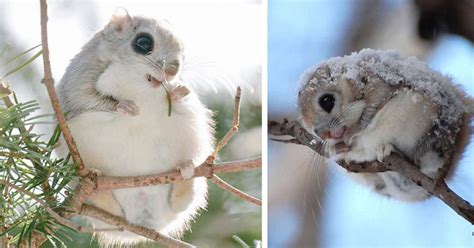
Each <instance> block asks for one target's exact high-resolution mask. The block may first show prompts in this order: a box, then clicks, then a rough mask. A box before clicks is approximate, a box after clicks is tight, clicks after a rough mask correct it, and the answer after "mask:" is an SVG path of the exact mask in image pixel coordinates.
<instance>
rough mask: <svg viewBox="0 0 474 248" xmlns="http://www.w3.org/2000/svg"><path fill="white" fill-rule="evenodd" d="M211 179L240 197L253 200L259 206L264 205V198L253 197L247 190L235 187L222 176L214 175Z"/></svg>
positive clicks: (249, 200)
mask: <svg viewBox="0 0 474 248" xmlns="http://www.w3.org/2000/svg"><path fill="white" fill-rule="evenodd" d="M210 180H211V182H213V183H214V184H215V185H217V186H219V187H220V188H221V189H223V190H225V191H227V192H229V193H231V194H233V195H235V196H237V197H239V198H240V199H243V200H245V201H248V202H251V203H253V204H255V205H257V206H262V200H260V199H258V198H256V197H253V196H251V195H249V194H247V193H245V192H242V191H241V190H239V189H237V188H235V187H234V186H232V185H230V184H228V183H227V182H226V181H224V180H222V179H221V178H220V177H218V176H216V175H214V176H213V177H212V178H211V179H210Z"/></svg>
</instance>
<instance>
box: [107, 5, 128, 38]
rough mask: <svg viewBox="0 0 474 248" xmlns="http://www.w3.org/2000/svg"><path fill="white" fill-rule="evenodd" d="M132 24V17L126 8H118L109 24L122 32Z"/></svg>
mask: <svg viewBox="0 0 474 248" xmlns="http://www.w3.org/2000/svg"><path fill="white" fill-rule="evenodd" d="M131 25H132V17H130V15H129V14H128V12H127V10H126V9H124V8H117V9H116V10H115V12H114V14H113V15H112V17H111V18H110V22H109V26H111V27H113V28H114V29H115V30H116V31H117V32H119V33H121V32H123V31H124V30H127V29H128V28H130V26H131Z"/></svg>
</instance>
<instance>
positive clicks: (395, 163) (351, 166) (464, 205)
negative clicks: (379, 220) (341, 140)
mask: <svg viewBox="0 0 474 248" xmlns="http://www.w3.org/2000/svg"><path fill="white" fill-rule="evenodd" d="M268 134H269V135H274V136H291V137H294V139H296V140H297V141H298V142H292V143H295V144H300V145H304V146H307V147H309V148H311V149H312V150H313V151H315V152H316V153H318V154H319V155H321V156H325V152H324V151H323V149H322V147H323V145H322V142H320V140H319V139H318V138H317V137H314V136H313V135H311V134H310V133H308V132H307V131H306V130H305V129H304V128H303V127H302V126H301V125H300V124H299V123H298V122H297V121H291V122H290V121H288V120H286V119H285V120H284V121H283V122H277V121H270V122H269V123H268ZM276 141H280V140H276ZM343 149H347V148H346V147H343V146H340V147H337V148H336V151H337V152H340V151H342V150H343ZM338 164H339V166H341V167H343V168H345V169H346V170H348V171H350V172H355V173H360V172H364V173H374V172H385V171H396V172H398V173H400V174H402V175H404V176H406V177H408V178H410V179H411V180H412V181H413V182H415V183H416V184H417V185H419V186H421V187H423V188H424V189H425V190H427V191H428V192H430V193H431V194H432V195H434V196H436V197H438V198H439V199H440V200H442V201H443V202H444V203H445V204H446V205H448V206H449V207H450V208H452V209H453V210H454V211H455V212H456V213H457V214H459V215H460V216H462V217H463V218H464V219H466V220H467V221H469V222H470V223H471V224H474V206H472V205H471V204H470V203H469V202H468V201H466V200H464V199H463V198H461V197H460V196H459V195H457V194H456V193H455V192H453V191H452V190H451V189H450V188H449V187H448V186H447V185H446V183H445V182H444V179H443V180H441V181H442V182H439V181H440V180H439V178H438V180H434V179H431V178H430V177H428V176H427V175H425V174H423V173H422V172H421V171H420V170H419V169H418V168H417V167H416V166H415V165H413V162H411V161H409V160H408V159H407V158H402V157H401V156H400V155H398V154H396V153H392V154H391V155H390V156H388V157H386V158H384V162H383V163H380V162H378V161H373V162H365V163H358V164H356V163H346V162H344V161H338Z"/></svg>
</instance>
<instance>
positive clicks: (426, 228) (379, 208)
mask: <svg viewBox="0 0 474 248" xmlns="http://www.w3.org/2000/svg"><path fill="white" fill-rule="evenodd" d="M454 2H455V1H454ZM418 13H419V12H418V9H417V7H415V5H414V4H413V2H412V1H409V0H385V1H384V0H381V1H376V0H373V1H363V0H360V1H355V0H354V1H351V0H346V1H344V0H337V1H329V0H327V1H325V0H319V1H318V0H315V1H301V0H299V1H290V0H288V1H283V0H269V3H268V26H269V29H268V30H269V31H268V81H269V82H268V91H269V92H268V110H269V120H272V119H280V118H282V117H288V118H295V117H296V116H297V114H296V111H297V110H296V92H297V87H298V85H297V82H298V79H299V77H300V75H301V74H302V73H303V72H304V71H305V70H306V69H307V68H308V67H310V66H312V65H314V64H317V63H319V62H320V61H322V60H325V59H328V58H330V57H332V56H341V55H345V54H349V53H350V52H352V51H358V50H360V49H361V48H365V47H369V48H374V49H396V50H398V51H400V53H401V54H402V55H404V56H417V57H418V58H419V59H421V60H424V61H426V62H427V63H428V64H429V65H430V67H431V68H433V69H435V70H438V71H441V72H442V73H444V74H447V75H450V76H451V77H452V78H453V80H454V81H455V82H456V83H458V84H462V85H463V86H464V88H465V89H466V91H467V92H468V93H469V94H470V95H471V96H474V46H473V43H472V42H471V41H469V40H468V39H466V38H464V37H461V36H457V35H453V34H447V33H442V32H440V33H437V32H436V33H435V35H434V39H433V40H428V41H427V40H422V39H421V38H420V37H419V35H418V29H417V22H418ZM472 25H474V23H472ZM472 25H471V27H472ZM268 151H269V166H268V168H269V174H268V175H269V178H268V181H269V190H270V191H269V207H270V208H269V212H268V213H269V216H268V220H269V222H268V234H269V247H474V236H473V232H474V228H473V226H472V225H471V224H469V223H468V222H467V221H466V220H464V219H463V218H461V217H460V216H458V215H457V214H456V213H455V212H454V211H453V210H451V209H450V208H449V207H447V206H446V205H444V204H443V203H442V202H441V201H440V200H438V199H429V200H427V201H424V202H421V203H416V204H413V203H412V204H408V203H401V202H397V201H394V200H390V199H385V198H382V197H379V196H377V195H375V194H374V193H372V192H370V191H369V190H368V189H367V188H364V187H362V186H359V185H358V184H355V183H354V182H352V181H350V180H349V179H348V178H347V176H346V175H344V173H342V172H341V170H340V169H339V168H337V166H336V165H330V166H329V167H330V168H329V169H327V168H323V167H322V166H321V165H320V166H319V167H318V166H317V165H315V163H314V156H312V155H311V153H310V152H309V151H308V150H307V149H305V148H300V147H295V146H291V145H282V144H277V143H275V142H269V149H268ZM473 165H474V145H473V144H472V142H471V144H470V146H469V148H468V151H467V152H466V154H465V157H464V159H463V160H462V162H461V163H460V165H459V167H458V170H457V171H456V173H455V176H454V178H453V180H452V181H450V182H449V185H450V186H451V187H452V189H453V190H454V191H455V192H457V193H458V194H460V195H461V196H462V197H464V198H465V199H466V200H468V201H470V202H474V167H473ZM315 167H317V168H315ZM298 171H300V172H298ZM301 171H302V172H301Z"/></svg>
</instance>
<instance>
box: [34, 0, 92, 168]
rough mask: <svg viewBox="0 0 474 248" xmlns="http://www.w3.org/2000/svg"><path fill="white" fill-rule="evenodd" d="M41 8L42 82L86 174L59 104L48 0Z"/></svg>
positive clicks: (78, 162) (80, 166)
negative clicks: (52, 57)
mask: <svg viewBox="0 0 474 248" xmlns="http://www.w3.org/2000/svg"><path fill="white" fill-rule="evenodd" d="M40 8H41V45H42V48H43V67H44V78H43V80H42V83H43V84H44V85H45V86H46V89H47V90H48V95H49V98H50V100H51V104H52V106H53V109H54V113H55V115H56V119H57V120H58V123H59V127H60V128H61V131H62V134H63V137H64V139H65V140H66V144H67V146H68V148H69V152H70V153H71V156H72V159H73V160H74V162H75V163H76V165H77V167H78V169H79V171H78V174H79V175H80V176H84V175H86V174H88V173H87V170H86V169H85V167H84V161H82V158H81V156H80V155H79V151H78V149H77V146H76V143H75V142H74V139H73V138H72V135H71V131H70V130H69V127H68V125H67V123H66V118H65V117H64V114H63V112H62V110H61V106H60V105H59V99H58V95H57V94H56V90H55V89H54V79H53V76H52V73H51V63H50V61H49V48H48V26H47V22H48V12H47V8H48V5H47V3H46V0H40Z"/></svg>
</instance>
